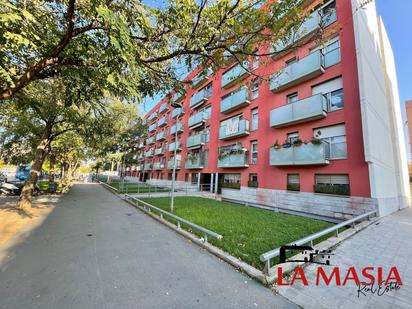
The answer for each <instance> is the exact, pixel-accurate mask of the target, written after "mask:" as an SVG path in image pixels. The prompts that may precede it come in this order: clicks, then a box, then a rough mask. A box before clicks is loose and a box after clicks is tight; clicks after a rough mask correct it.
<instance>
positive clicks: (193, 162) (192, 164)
mask: <svg viewBox="0 0 412 309" xmlns="http://www.w3.org/2000/svg"><path fill="white" fill-rule="evenodd" d="M185 167H186V168H187V169H195V168H203V167H204V159H203V157H202V156H201V155H193V156H192V157H191V158H186V161H185Z"/></svg>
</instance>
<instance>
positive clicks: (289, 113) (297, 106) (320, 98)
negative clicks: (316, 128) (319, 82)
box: [270, 94, 328, 128]
mask: <svg viewBox="0 0 412 309" xmlns="http://www.w3.org/2000/svg"><path fill="white" fill-rule="evenodd" d="M327 103H328V102H327V99H326V97H325V96H324V95H323V94H316V95H314V96H311V97H308V98H305V99H303V100H299V101H296V102H293V103H289V104H286V105H283V106H280V107H278V108H275V109H272V110H271V111H270V126H271V127H273V128H280V127H284V126H288V125H292V124H296V123H301V122H306V121H311V120H316V119H321V118H325V117H326V116H327Z"/></svg>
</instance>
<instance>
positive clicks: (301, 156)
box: [270, 143, 329, 166]
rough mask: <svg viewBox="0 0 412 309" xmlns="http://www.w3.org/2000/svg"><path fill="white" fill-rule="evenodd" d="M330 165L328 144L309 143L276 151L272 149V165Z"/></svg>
mask: <svg viewBox="0 0 412 309" xmlns="http://www.w3.org/2000/svg"><path fill="white" fill-rule="evenodd" d="M326 164H329V154H328V147H327V145H326V143H321V144H318V145H315V144H312V143H309V144H302V145H300V146H291V147H288V148H283V147H281V148H279V149H275V148H274V147H271V148H270V165H272V166H291V165H326Z"/></svg>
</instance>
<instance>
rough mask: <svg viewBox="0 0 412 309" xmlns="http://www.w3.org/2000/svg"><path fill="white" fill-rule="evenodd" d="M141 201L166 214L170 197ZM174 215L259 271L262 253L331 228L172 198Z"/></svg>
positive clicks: (315, 222) (300, 219) (310, 221)
mask: <svg viewBox="0 0 412 309" xmlns="http://www.w3.org/2000/svg"><path fill="white" fill-rule="evenodd" d="M143 200H144V201H146V202H148V203H150V204H152V205H154V206H157V207H159V208H162V209H164V210H167V211H170V198H163V197H162V198H146V199H143ZM174 214H176V215H177V216H179V217H181V218H184V219H187V220H189V221H191V222H193V223H196V224H198V225H201V226H203V227H205V228H207V229H209V230H212V231H214V232H217V233H219V234H221V235H223V238H224V239H223V240H222V241H218V240H215V239H213V238H209V241H210V242H211V243H212V244H214V245H216V246H217V247H220V248H222V249H223V250H225V251H226V252H228V253H230V254H231V255H233V256H235V257H237V258H239V259H241V260H243V261H245V262H247V263H249V264H250V265H252V266H254V267H256V268H260V269H263V266H264V265H263V263H262V262H261V261H260V260H259V256H260V255H261V254H262V253H264V252H267V251H269V250H272V249H275V248H277V247H280V246H282V245H285V244H287V243H290V242H293V241H295V240H298V239H300V238H303V237H305V236H307V235H310V234H313V233H315V232H317V231H320V230H323V229H325V228H328V227H330V226H332V223H329V222H325V221H321V220H314V219H310V218H305V217H300V216H294V215H288V214H282V213H275V212H273V211H269V210H264V209H259V208H254V207H246V206H240V205H236V204H232V203H228V202H219V201H215V200H211V199H206V198H200V197H176V198H175V211H174ZM183 228H185V229H188V227H183ZM192 232H193V231H192Z"/></svg>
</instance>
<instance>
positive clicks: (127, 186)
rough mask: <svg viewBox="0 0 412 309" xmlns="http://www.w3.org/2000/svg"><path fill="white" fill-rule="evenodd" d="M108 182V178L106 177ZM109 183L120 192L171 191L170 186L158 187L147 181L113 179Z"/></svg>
mask: <svg viewBox="0 0 412 309" xmlns="http://www.w3.org/2000/svg"><path fill="white" fill-rule="evenodd" d="M104 180H105V181H102V180H100V181H102V182H105V183H107V182H106V179H104ZM107 184H108V185H110V186H112V187H113V188H116V189H117V190H118V191H119V193H149V192H152V193H154V192H169V189H168V188H162V187H156V186H152V185H149V184H147V183H135V182H128V181H125V182H122V181H121V180H117V179H116V180H112V181H110V183H107Z"/></svg>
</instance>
